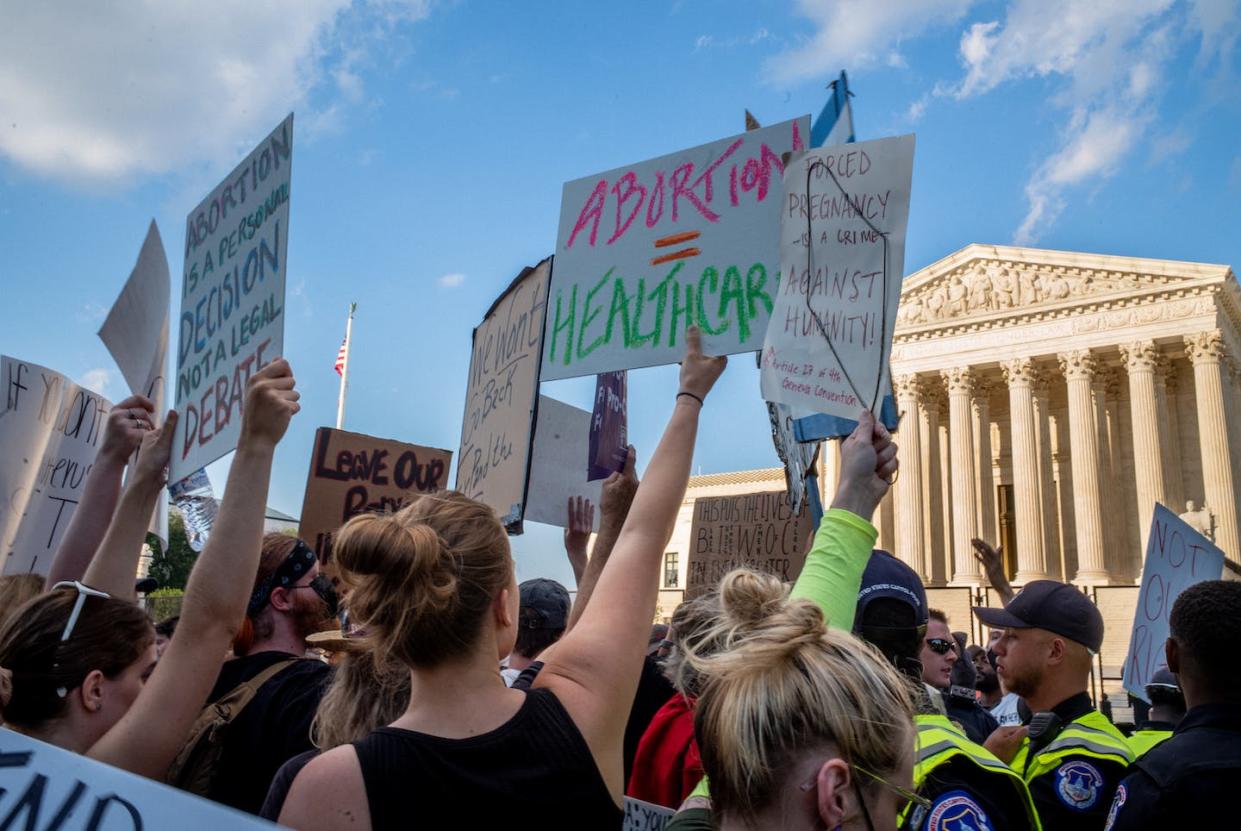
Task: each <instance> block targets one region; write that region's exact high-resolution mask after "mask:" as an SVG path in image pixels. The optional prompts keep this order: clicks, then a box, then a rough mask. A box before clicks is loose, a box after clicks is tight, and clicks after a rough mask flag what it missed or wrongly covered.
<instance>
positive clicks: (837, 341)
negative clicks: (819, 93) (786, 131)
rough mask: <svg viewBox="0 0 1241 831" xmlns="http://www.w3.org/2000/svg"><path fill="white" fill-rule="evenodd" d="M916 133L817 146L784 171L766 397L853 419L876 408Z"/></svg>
mask: <svg viewBox="0 0 1241 831" xmlns="http://www.w3.org/2000/svg"><path fill="white" fill-rule="evenodd" d="M913 154H914V137H913V136H912V135H908V136H899V137H897V138H886V139H878V140H876V141H864V142H859V143H856V144H841V145H836V146H834V147H821V148H818V149H815V150H811V151H809V152H807V153H806V154H804V155H802V156H800V157H797V158H795V159H794V161H792V162H791V163H790V164H789V166H788V169H787V170H786V171H785V173H784V189H783V195H784V203H783V209H782V211H781V217H780V275H781V279H780V291H779V295H778V297H777V298H776V301H775V309H774V310H773V311H772V313H771V325H770V326H768V327H767V337H766V339H765V340H764V342H763V351H762V360H761V374H762V392H763V398H765V399H767V400H768V401H775V402H779V403H782V404H788V405H790V406H792V407H794V408H795V409H796V408H802V409H808V410H813V411H815V412H820V413H826V414H828V415H834V416H841V417H844V418H856V417H857V414H858V410H859V409H863V408H865V409H870V410H873V411H874V412H875V413H876V414H878V412H879V407H880V405H881V404H882V402H883V397H884V393H885V391H886V390H887V389H888V387H889V381H888V371H889V370H888V359H889V357H890V355H891V352H892V329H893V326H894V324H895V322H896V310H897V306H898V305H899V303H900V296H901V280H902V279H903V277H904V267H905V226H906V224H907V222H908V219H909V191H910V182H911V179H912V176H913Z"/></svg>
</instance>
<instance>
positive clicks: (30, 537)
mask: <svg viewBox="0 0 1241 831" xmlns="http://www.w3.org/2000/svg"><path fill="white" fill-rule="evenodd" d="M0 368H2V369H0V372H2V376H3V383H4V411H3V412H0V448H3V449H4V453H3V454H0V494H3V497H4V498H3V499H0V551H3V553H4V564H3V569H0V571H3V573H4V574H23V573H26V572H34V573H36V574H46V573H47V570H48V567H49V566H51V564H52V555H53V554H55V553H56V548H57V546H59V545H60V538H61V536H62V535H63V534H64V533H65V528H66V527H68V525H69V520H70V519H71V518H72V517H73V511H74V509H75V508H76V507H77V504H78V502H79V501H81V498H82V489H83V486H84V485H85V483H86V476H87V474H89V473H90V469H91V465H93V464H94V461H95V452H96V451H97V450H98V448H99V442H100V441H101V440H102V439H103V431H104V426H105V424H106V422H107V419H108V411H109V410H110V409H112V404H111V403H110V402H109V401H108V400H107V399H105V398H104V397H103V396H101V395H99V394H98V393H95V392H92V391H91V390H88V389H85V388H83V387H80V386H78V385H77V384H75V383H73V382H72V381H70V380H69V379H68V378H66V377H65V376H63V375H61V374H60V373H59V372H55V371H53V370H50V369H47V368H46V367H41V366H38V365H37V364H32V363H28V362H26V361H20V360H18V359H16V358H10V357H8V356H0Z"/></svg>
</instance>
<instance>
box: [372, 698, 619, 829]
mask: <svg viewBox="0 0 1241 831" xmlns="http://www.w3.org/2000/svg"><path fill="white" fill-rule="evenodd" d="M353 747H354V750H356V751H357V754H358V763H359V765H360V766H361V768H362V781H363V782H364V783H365V784H366V800H367V803H368V804H369V805H370V811H371V828H372V829H374V831H391V830H392V829H401V830H402V831H404V829H418V828H505V829H511V828H538V829H543V830H547V829H557V828H565V829H569V828H572V829H582V828H592V829H593V828H617V829H618V828H620V827H621V823H622V820H623V818H624V814H623V812H622V811H621V809H620V808H618V807H616V805H615V804H614V803H613V802H612V797H611V795H610V794H609V793H608V789H607V785H606V784H604V781H603V777H602V776H601V775H600V774H599V769H598V767H597V766H596V765H595V760H594V758H593V757H592V756H591V755H590V748H588V747H587V746H586V740H585V739H583V738H582V734H581V733H580V732H579V731H578V729H577V726H576V725H575V724H574V723H573V721H572V720H571V719H570V718H569V714H568V713H567V712H566V711H565V709H564V707H563V706H562V705H561V704H560V701H559V700H558V699H557V698H556V696H555V695H553V694H552V692H551V691H550V690H548V689H543V688H540V689H536V690H531V691H530V692H528V693H527V694H526V700H525V703H523V704H522V705H521V709H519V710H518V711H517V713H516V715H514V716H513V717H512V718H511V719H509V720H508V721H507V722H506V723H505V724H502V725H501V726H500V727H498V728H496V729H495V730H492V731H491V732H490V733H484V734H482V735H480V736H471V737H470V738H468V739H445V738H440V737H439V736H430V735H427V734H426V733H416V732H414V731H412V730H401V729H399V728H396V727H381V728H379V729H378V730H376V731H374V732H373V733H371V734H370V735H369V736H367V737H366V738H365V739H363V740H362V741H360V742H354V745H353ZM445 823H451V824H445Z"/></svg>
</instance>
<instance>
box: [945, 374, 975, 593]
mask: <svg viewBox="0 0 1241 831" xmlns="http://www.w3.org/2000/svg"><path fill="white" fill-rule="evenodd" d="M941 375H943V378H944V383H945V384H946V385H947V387H948V425H949V432H950V433H951V439H950V444H951V451H952V566H953V568H952V583H953V585H958V586H969V585H974V584H976V583H978V582H979V580H980V577H979V571H978V561H977V560H975V559H974V553H973V545H972V544H971V542H970V540H972V539H974V537H976V536H978V490H977V484H978V482H977V479H976V478H975V468H974V463H975V461H976V459H975V456H974V403H973V397H974V381H975V376H974V372H973V370H971V369H970V368H969V367H955V368H953V369H946V370H944V371H943V372H942V373H941Z"/></svg>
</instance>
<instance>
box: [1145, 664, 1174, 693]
mask: <svg viewBox="0 0 1241 831" xmlns="http://www.w3.org/2000/svg"><path fill="white" fill-rule="evenodd" d="M1146 686H1147V687H1148V688H1149V687H1165V688H1167V689H1170V690H1179V689H1180V688H1181V683H1180V681H1178V680H1177V678H1176V675H1175V674H1174V673H1173V672H1172V670H1170V669H1168V668H1167V667H1161V668H1160V669H1157V670H1155V671H1154V673H1152V674H1151V680H1149V681H1147V682H1146Z"/></svg>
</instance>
